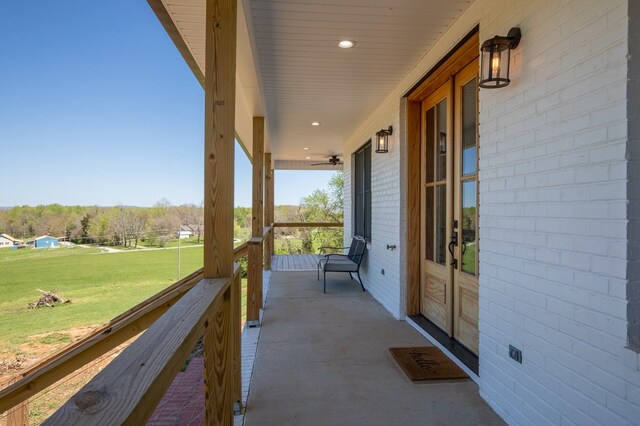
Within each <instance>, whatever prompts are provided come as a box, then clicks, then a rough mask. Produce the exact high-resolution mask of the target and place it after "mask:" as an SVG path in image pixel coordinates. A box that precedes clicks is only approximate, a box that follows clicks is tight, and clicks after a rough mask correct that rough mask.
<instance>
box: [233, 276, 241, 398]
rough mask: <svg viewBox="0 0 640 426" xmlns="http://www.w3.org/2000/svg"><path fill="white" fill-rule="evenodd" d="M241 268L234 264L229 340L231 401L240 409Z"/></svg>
mask: <svg viewBox="0 0 640 426" xmlns="http://www.w3.org/2000/svg"><path fill="white" fill-rule="evenodd" d="M241 272H242V270H241V268H240V267H239V266H238V265H236V267H235V272H234V275H233V285H232V287H231V288H232V296H233V297H232V299H231V309H232V318H231V320H232V323H231V332H232V336H231V339H232V340H231V342H232V345H233V373H232V374H233V377H232V386H231V387H232V390H233V402H234V403H236V404H237V408H238V409H240V410H241V409H242V347H241V341H242V312H241V311H242V302H241V300H242V290H241V287H242V275H241Z"/></svg>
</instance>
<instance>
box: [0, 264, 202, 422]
mask: <svg viewBox="0 0 640 426" xmlns="http://www.w3.org/2000/svg"><path fill="white" fill-rule="evenodd" d="M200 279H202V270H199V271H196V272H194V273H193V274H191V275H189V276H188V277H186V278H184V279H182V280H180V281H178V282H177V283H175V284H173V285H172V286H170V287H168V288H167V289H165V290H164V291H162V292H160V293H158V294H156V295H154V296H152V297H150V298H149V299H147V300H145V301H144V302H142V303H140V304H139V305H137V306H135V307H134V308H131V309H130V310H128V311H127V312H125V313H123V314H121V315H119V316H117V317H116V318H114V319H113V320H111V321H109V322H108V323H107V324H105V325H103V326H102V327H100V328H98V329H97V330H95V331H93V332H92V333H90V334H88V335H87V336H85V337H84V338H82V339H81V340H80V341H78V342H75V343H72V344H71V345H68V346H66V347H64V348H62V349H61V350H60V351H58V352H57V353H55V354H53V355H52V356H50V357H49V358H47V359H45V360H44V361H42V362H40V363H39V364H38V365H36V366H34V367H32V368H30V369H27V370H25V371H23V372H21V373H20V375H21V376H22V378H21V379H20V380H18V381H17V382H15V383H13V384H11V385H9V386H8V387H7V388H5V389H2V390H1V391H0V413H1V412H4V411H7V410H9V409H10V408H12V407H15V406H16V405H18V404H20V403H22V402H23V401H26V400H27V399H28V398H30V397H31V396H33V395H35V394H37V393H38V392H41V391H43V390H45V389H46V388H47V387H49V386H51V385H52V384H54V383H55V382H57V381H58V380H60V379H62V378H64V377H65V376H67V375H68V374H71V373H73V372H74V371H76V370H77V369H79V368H81V367H82V366H84V365H86V364H88V363H90V362H92V361H94V360H95V359H97V358H98V357H100V356H101V355H104V354H105V353H107V352H109V351H110V350H112V349H113V348H115V347H117V346H118V345H120V344H122V343H124V342H126V341H127V340H129V339H130V338H132V337H134V336H136V335H137V334H139V333H141V332H143V331H144V330H146V329H147V328H148V327H149V326H151V324H153V322H154V321H155V320H157V319H158V318H160V316H161V315H162V314H163V313H164V312H166V311H167V310H168V309H169V308H170V307H171V306H172V305H173V304H175V303H176V302H177V301H178V300H179V299H180V298H181V297H182V296H183V295H184V294H185V293H186V292H188V291H189V290H190V289H191V288H192V287H193V286H194V285H195V284H196V283H197V282H198V281H199V280H200Z"/></svg>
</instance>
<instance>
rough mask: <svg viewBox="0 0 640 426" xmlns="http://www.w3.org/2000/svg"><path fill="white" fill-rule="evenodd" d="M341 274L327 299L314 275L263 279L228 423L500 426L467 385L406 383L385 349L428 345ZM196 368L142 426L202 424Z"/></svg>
mask: <svg viewBox="0 0 640 426" xmlns="http://www.w3.org/2000/svg"><path fill="white" fill-rule="evenodd" d="M283 257H284V256H283ZM272 264H273V265H275V262H273V263H272ZM343 275H344V274H339V275H332V276H331V277H330V278H329V280H328V288H327V289H328V292H327V294H323V293H322V285H321V281H318V280H317V279H316V275H315V272H314V271H309V270H289V271H275V270H274V271H272V272H271V273H270V274H267V275H265V303H264V315H263V317H262V323H261V327H253V328H245V330H244V331H243V338H242V343H243V353H242V376H243V379H242V380H243V392H242V402H243V405H244V407H245V409H244V410H243V412H242V413H237V414H236V416H235V424H236V425H242V424H244V425H263V424H367V425H390V424H460V425H462V424H471V423H473V424H483V425H494V424H495V425H498V424H503V422H502V420H501V419H500V418H499V417H498V416H497V415H496V414H495V413H494V412H493V410H491V408H490V407H489V406H488V405H487V403H486V402H485V401H484V400H483V399H482V398H481V397H480V396H479V394H478V386H477V385H476V384H475V383H474V382H473V381H472V380H471V379H457V380H444V381H431V382H422V383H420V382H411V381H410V380H409V379H408V378H407V377H406V375H405V373H404V372H403V371H402V369H401V368H400V367H399V366H398V365H397V364H396V363H395V361H394V360H393V358H392V356H391V354H390V352H389V348H392V347H416V346H430V344H429V343H427V342H426V341H425V339H424V337H423V336H422V335H420V334H419V333H418V332H417V331H416V330H415V329H414V328H413V327H411V326H410V325H408V324H407V323H404V322H399V321H396V320H395V319H394V318H393V317H392V316H391V315H390V314H389V313H388V312H387V311H386V310H385V309H384V308H383V307H382V306H381V305H380V304H379V303H378V302H376V301H375V300H374V299H373V298H372V297H371V295H370V294H369V293H363V292H362V291H361V290H360V286H359V285H358V284H357V282H355V281H352V280H349V278H348V277H346V276H343ZM201 360H202V358H196V359H194V361H192V362H191V364H190V365H189V369H188V370H187V372H186V373H181V375H180V376H179V377H177V378H176V379H175V380H174V383H173V384H172V385H171V387H170V388H169V390H168V391H167V393H166V394H165V396H164V398H163V399H162V401H161V403H160V404H159V405H158V407H157V408H156V411H155V413H154V414H153V415H152V417H151V419H150V421H149V422H148V424H149V425H168V424H174V425H185V424H189V425H200V424H203V423H204V421H205V413H204V395H203V393H204V383H203V379H202V378H203V376H204V364H203V362H202V361H201Z"/></svg>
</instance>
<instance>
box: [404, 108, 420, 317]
mask: <svg viewBox="0 0 640 426" xmlns="http://www.w3.org/2000/svg"><path fill="white" fill-rule="evenodd" d="M420 111H421V104H420V102H412V101H409V100H406V120H407V121H406V124H405V125H406V129H407V136H406V138H407V140H406V150H407V156H406V158H407V182H409V184H408V185H407V210H406V212H407V213H406V221H407V234H406V239H407V263H406V268H407V269H406V277H407V302H406V303H407V306H406V310H407V314H408V315H416V314H419V313H420V217H421V216H420V191H421V186H420V159H421V151H420V134H421V133H420V132H421V130H420V129H421V121H420V120H421V112H420ZM415 182H417V183H415Z"/></svg>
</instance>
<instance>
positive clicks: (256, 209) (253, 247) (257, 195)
mask: <svg viewBox="0 0 640 426" xmlns="http://www.w3.org/2000/svg"><path fill="white" fill-rule="evenodd" d="M252 158H253V168H252V172H253V194H252V208H251V235H252V236H253V238H251V240H249V261H248V265H247V323H248V324H249V325H257V324H256V323H257V322H259V320H260V308H262V261H263V241H262V236H263V232H264V199H263V196H264V117H253V155H252Z"/></svg>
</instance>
